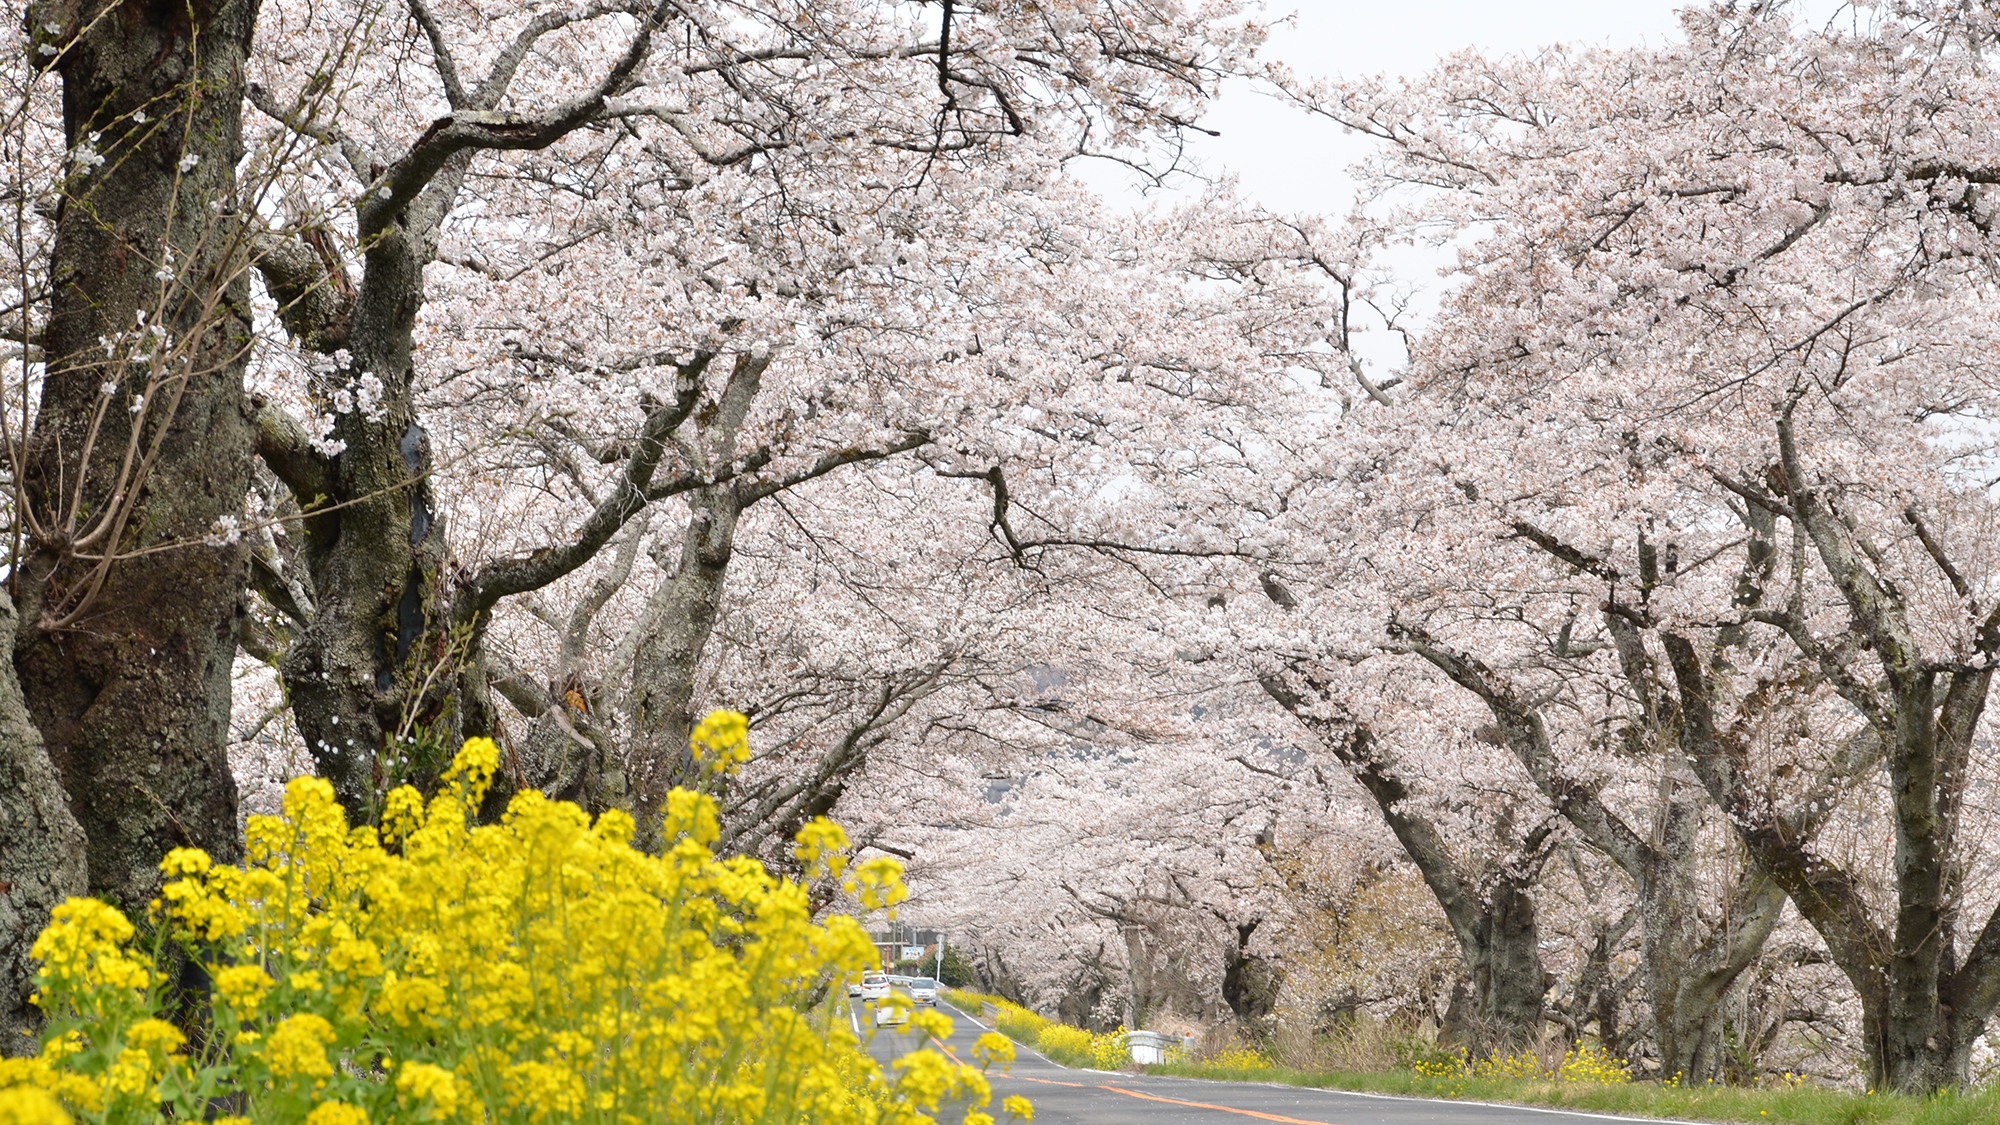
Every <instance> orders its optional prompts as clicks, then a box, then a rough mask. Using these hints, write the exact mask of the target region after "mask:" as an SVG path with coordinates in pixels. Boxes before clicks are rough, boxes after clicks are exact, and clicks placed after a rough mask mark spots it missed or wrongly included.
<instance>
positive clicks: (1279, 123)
mask: <svg viewBox="0 0 2000 1125" xmlns="http://www.w3.org/2000/svg"><path fill="white" fill-rule="evenodd" d="M1266 2H1267V5H1268V8H1267V15H1268V17H1269V18H1270V19H1271V20H1272V22H1273V23H1274V26H1273V28H1272V31H1271V36H1270V39H1269V41H1268V42H1267V43H1266V45H1265V48H1264V52H1263V53H1264V56H1265V57H1267V58H1272V59H1277V60H1279V61H1282V62H1284V63H1285V64H1287V65H1288V66H1290V67H1291V68H1292V70H1293V71H1294V72H1295V73H1297V74H1299V75H1301V76H1312V77H1350V78H1352V77H1362V76H1366V75H1372V74H1386V75H1388V76H1389V77H1390V78H1411V79H1415V78H1418V77H1420V76H1422V75H1423V74H1424V72H1426V71H1428V70H1429V69H1431V67H1432V66H1433V65H1434V64H1435V63H1436V62H1437V60H1438V59H1439V58H1441V57H1443V56H1444V55H1446V54H1449V53H1451V52H1453V51H1456V50H1459V49H1461V48H1465V47H1475V48H1478V49H1479V50H1481V51H1484V52H1486V53H1488V54H1532V53H1534V52H1536V51H1537V50H1539V49H1540V48H1543V47H1547V46H1551V45H1554V44H1558V43H1570V44H1583V45H1587V46H1609V47H1628V46H1638V45H1641V44H1658V43H1663V42H1667V41H1669V40H1672V39H1677V38H1679V37H1680V19H1679V16H1678V15H1677V13H1678V12H1679V11H1680V9H1682V8H1685V7H1687V6H1688V0H1594V2H1593V0H1483V2H1482V0H1266ZM1795 8H1796V10H1798V11H1800V13H1801V16H1800V18H1802V19H1809V20H1813V21H1816V22H1817V21H1824V20H1826V19H1828V18H1830V17H1832V16H1833V15H1834V14H1835V13H1836V12H1842V11H1848V9H1846V8H1845V4H1844V0H1795ZM1287 14H1289V18H1286V19H1282V20H1281V19H1280V17H1285V16H1287ZM1202 124H1203V125H1204V126H1206V127H1207V128H1210V129H1214V130H1216V131H1218V132H1220V133H1221V134H1222V135H1221V136H1219V137H1196V138H1195V144H1194V146H1193V153H1194V156H1195V159H1196V161H1197V163H1198V164H1199V166H1200V168H1201V171H1202V172H1203V173H1205V174H1209V175H1215V174H1220V173H1223V172H1233V173H1235V174H1236V176H1237V177H1238V179H1239V182H1240V189H1239V190H1240V191H1241V192H1242V194H1243V195H1244V196H1246V197H1248V198H1250V199H1253V200H1255V201H1257V202H1259V203H1261V204H1263V205H1264V206H1265V207H1268V208H1270V209H1272V210H1274V211H1279V212H1285V213H1296V212H1300V211H1318V212H1321V213H1325V214H1329V215H1332V216H1335V217H1338V216H1341V215H1344V214H1345V213H1346V211H1347V209H1348V206H1349V203H1350V201H1351V200H1352V199H1353V197H1354V187H1353V181H1352V180H1351V179H1350V178H1349V177H1348V176H1347V175H1346V171H1345V170H1346V169H1347V168H1348V167H1350V166H1351V165H1353V164H1355V163H1356V162H1358V161H1360V160H1361V159H1363V158H1364V157H1365V156H1367V155H1368V153H1369V151H1370V142H1368V141H1367V140H1365V139H1363V138H1359V137H1354V136H1349V135H1346V134H1344V133H1343V132H1342V131H1341V130H1340V128H1339V127H1338V126H1336V125H1334V124H1333V123H1331V122H1328V121H1325V120H1318V119H1314V118H1311V117H1308V116H1307V115H1305V114H1303V113H1301V112H1299V111H1297V110H1294V109H1291V108H1288V107H1286V106H1285V105H1283V104H1282V103H1280V102H1278V101H1277V100H1276V99H1273V98H1271V97H1268V96H1266V95H1263V94H1260V93H1258V92H1256V91H1254V90H1251V89H1249V88H1248V87H1247V86H1242V85H1239V86H1235V87H1231V88H1228V89H1225V90H1224V92H1223V96H1222V97H1221V99H1220V100H1219V101H1217V102H1216V104H1215V106H1214V108H1213V109H1212V110H1211V111H1210V113H1209V115H1208V116H1207V117H1205V118H1203V119H1202ZM1071 167H1072V169H1073V170H1074V171H1075V172H1077V173H1078V174H1080V175H1082V176H1084V177H1085V178H1086V179H1087V180H1088V181H1089V182H1091V183H1092V184H1094V185H1095V186H1096V187H1097V189H1098V190H1099V191H1101V192H1103V193H1104V194H1105V195H1106V196H1108V197H1110V198H1112V199H1114V200H1123V201H1126V202H1128V203H1130V204H1132V205H1134V206H1138V205H1143V203H1144V202H1145V200H1146V198H1147V197H1145V196H1143V195H1142V194H1141V187H1142V182H1141V181H1140V180H1139V179H1138V178H1137V177H1135V176H1133V175H1131V173H1129V172H1128V171H1126V170H1125V169H1123V168H1122V167H1120V166H1118V165H1114V164H1111V163H1109V162H1105V161H1078V162H1076V163H1075V164H1073V165H1072V166H1071ZM1195 186H1196V185H1184V186H1183V188H1182V191H1183V192H1187V191H1192V190H1193V189H1194V187H1195ZM1179 194H1181V192H1172V191H1170V192H1167V193H1166V197H1167V198H1172V197H1174V196H1175V195H1179ZM1152 198H1155V199H1158V198H1160V193H1158V192H1155V193H1154V195H1153V196H1152ZM1445 260H1446V255H1445V252H1443V251H1436V252H1432V253H1429V254H1427V253H1425V252H1422V251H1408V252H1398V253H1396V254H1395V255H1394V256H1393V264H1394V267H1395V269H1396V270H1397V272H1398V273H1399V274H1402V275H1403V276H1404V277H1405V278H1406V279H1407V280H1409V281H1411V282H1413V283H1415V284H1417V285H1418V286H1419V287H1420V288H1422V289H1424V290H1429V291H1433V292H1429V293H1426V294H1425V295H1423V296H1419V297H1418V299H1417V301H1416V303H1415V306H1414V308H1415V309H1416V310H1418V311H1419V315H1421V310H1422V309H1423V308H1424V307H1426V306H1428V305H1430V304H1431V299H1432V298H1434V296H1435V294H1434V290H1435V287H1436V282H1435V280H1433V279H1434V276H1435V275H1434V273H1433V271H1434V270H1435V269H1436V267H1437V266H1438V265H1440V264H1442V263H1443V262H1444V261H1445ZM1364 331H1365V330H1364ZM1355 343H1356V346H1357V350H1358V351H1359V352H1360V353H1361V354H1362V356H1363V358H1364V359H1366V360H1368V361H1369V362H1370V363H1371V364H1373V363H1379V364H1381V365H1383V366H1384V367H1385V368H1393V367H1395V366H1397V365H1398V364H1399V363H1400V362H1401V348H1400V347H1397V346H1393V345H1391V344H1390V342H1389V340H1388V339H1387V338H1383V337H1381V336H1380V335H1379V334H1377V335H1376V337H1375V338H1372V339H1371V338H1368V337H1367V336H1365V335H1364V336H1363V337H1362V338H1358V339H1357V340H1356V341H1355Z"/></svg>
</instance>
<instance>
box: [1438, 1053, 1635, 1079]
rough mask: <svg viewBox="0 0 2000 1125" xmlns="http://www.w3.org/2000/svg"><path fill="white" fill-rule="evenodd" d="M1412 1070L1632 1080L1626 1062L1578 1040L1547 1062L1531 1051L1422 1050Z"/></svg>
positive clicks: (1456, 1075) (1457, 1075) (1447, 1075)
mask: <svg viewBox="0 0 2000 1125" xmlns="http://www.w3.org/2000/svg"><path fill="white" fill-rule="evenodd" d="M1410 1070H1411V1072H1412V1073H1414V1074H1416V1075H1417V1076H1418V1077H1420V1078H1442V1079H1465V1078H1492V1079H1506V1078H1533V1079H1552V1080H1555V1081H1558V1082H1574V1083H1579V1084H1583V1085H1595V1086H1615V1085H1623V1084H1625V1083H1628V1082H1630V1081H1632V1075H1631V1072H1630V1069H1629V1064H1628V1063H1626V1061H1625V1060H1624V1059H1621V1058H1615V1057H1613V1056H1612V1055H1611V1053H1610V1052H1608V1051H1605V1050H1604V1049H1603V1048H1601V1047H1594V1046H1591V1045H1589V1044H1578V1045H1577V1046H1574V1047H1571V1048H1570V1049H1569V1052H1568V1053H1567V1054H1565V1055H1564V1056H1563V1057H1562V1060H1561V1061H1560V1062H1556V1063H1554V1064H1550V1063H1548V1062H1545V1061H1543V1060H1542V1058H1541V1057H1540V1056H1538V1055H1536V1054H1535V1053H1534V1052H1532V1051H1523V1052H1521V1053H1520V1054H1515V1055H1494V1056H1491V1057H1488V1058H1483V1059H1474V1058H1471V1057H1469V1056H1467V1055H1466V1054H1465V1053H1464V1052H1463V1051H1459V1052H1456V1053H1448V1052H1445V1051H1442V1050H1432V1051H1426V1052H1422V1053H1420V1054H1417V1055H1415V1056H1414V1057H1413V1060H1412V1065H1411V1066H1410Z"/></svg>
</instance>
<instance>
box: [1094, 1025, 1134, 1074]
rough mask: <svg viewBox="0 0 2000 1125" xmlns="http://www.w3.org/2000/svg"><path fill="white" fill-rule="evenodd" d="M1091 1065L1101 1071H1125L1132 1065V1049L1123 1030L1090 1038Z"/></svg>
mask: <svg viewBox="0 0 2000 1125" xmlns="http://www.w3.org/2000/svg"><path fill="white" fill-rule="evenodd" d="M1090 1065H1092V1066H1094V1067H1096V1068H1097V1069H1099V1070H1123V1069H1124V1068H1126V1067H1128V1066H1130V1065H1132V1047H1131V1044H1130V1042H1129V1041H1128V1040H1127V1039H1126V1037H1125V1030H1124V1029H1123V1028H1120V1029H1119V1030H1117V1031H1107V1032H1104V1033H1103V1034H1100V1035H1093V1036H1091V1037H1090Z"/></svg>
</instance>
